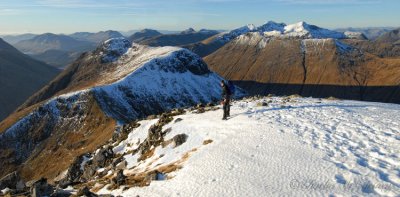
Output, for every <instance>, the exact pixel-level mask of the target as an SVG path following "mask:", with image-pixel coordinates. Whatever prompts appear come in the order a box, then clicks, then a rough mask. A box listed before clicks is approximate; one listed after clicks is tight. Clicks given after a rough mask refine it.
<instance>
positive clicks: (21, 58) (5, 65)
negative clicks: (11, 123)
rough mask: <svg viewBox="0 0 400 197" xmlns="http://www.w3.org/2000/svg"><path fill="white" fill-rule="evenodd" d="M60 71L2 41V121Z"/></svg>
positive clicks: (0, 97)
mask: <svg viewBox="0 0 400 197" xmlns="http://www.w3.org/2000/svg"><path fill="white" fill-rule="evenodd" d="M59 72H60V71H59V70H58V69H56V68H53V67H51V66H49V65H47V64H45V63H43V62H40V61H37V60H34V59H32V58H30V57H29V56H27V55H25V54H23V53H21V52H19V51H18V50H17V49H15V48H14V47H13V46H11V45H10V44H8V43H6V42H4V41H3V40H2V39H0V106H1V110H0V120H2V119H4V118H5V117H7V116H8V115H9V114H10V113H11V112H13V111H14V110H15V109H16V108H17V107H18V106H19V105H21V104H22V103H23V102H24V101H25V100H26V99H27V98H28V97H30V96H31V95H32V94H33V93H35V92H36V91H38V90H39V89H40V88H42V87H43V86H45V85H46V84H47V83H48V82H49V81H50V80H51V79H52V78H53V77H55V76H56V75H57V74H58V73H59Z"/></svg>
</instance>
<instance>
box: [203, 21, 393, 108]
mask: <svg viewBox="0 0 400 197" xmlns="http://www.w3.org/2000/svg"><path fill="white" fill-rule="evenodd" d="M265 30H266V31H265ZM388 34H390V36H389V35H383V36H382V39H383V38H385V37H388V38H391V39H383V40H390V41H389V42H393V41H396V31H395V30H394V32H389V33H388ZM348 35H349V34H346V33H342V32H334V31H330V30H325V29H322V28H319V27H316V26H313V25H308V24H307V23H304V22H300V23H296V24H293V25H284V24H279V23H274V22H269V23H267V24H266V25H263V26H260V27H254V26H247V27H244V28H240V29H237V30H234V31H232V32H229V33H226V34H223V35H221V36H219V37H216V38H215V40H214V42H220V43H222V42H227V41H228V43H227V44H225V45H223V47H221V48H219V49H218V50H217V51H216V52H214V53H212V54H210V55H208V56H206V57H205V58H204V59H205V61H206V62H207V64H208V65H209V66H210V68H211V69H212V70H214V71H216V72H217V73H219V74H220V75H221V76H223V77H225V78H227V79H230V80H234V81H237V84H238V85H239V84H240V85H239V86H241V87H242V88H244V89H246V90H249V91H250V92H251V93H252V94H262V95H263V94H268V93H271V94H278V95H282V94H283V95H285V94H286V95H287V94H300V95H303V96H315V97H329V96H335V97H339V98H346V99H357V100H369V101H381V102H395V103H399V102H400V100H399V94H400V89H399V87H398V84H400V81H399V79H400V78H399V77H400V76H399V73H400V70H399V69H400V67H399V65H400V59H399V58H381V57H380V56H377V55H376V54H374V53H371V52H369V51H368V50H365V49H363V48H360V47H359V46H357V45H355V44H354V43H369V44H370V43H372V42H371V41H368V40H364V39H362V40H360V39H358V38H357V37H353V36H352V37H349V36H348ZM377 40H380V39H377ZM229 41H230V42H229ZM393 45H394V46H395V43H394V44H393ZM386 52H393V53H396V51H395V50H392V49H390V50H387V51H386ZM395 56H396V57H399V56H398V55H397V54H396V55H395Z"/></svg>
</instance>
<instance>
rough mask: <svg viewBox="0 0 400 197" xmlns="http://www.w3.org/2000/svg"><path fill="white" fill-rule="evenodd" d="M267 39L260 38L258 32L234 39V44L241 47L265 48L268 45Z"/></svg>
mask: <svg viewBox="0 0 400 197" xmlns="http://www.w3.org/2000/svg"><path fill="white" fill-rule="evenodd" d="M268 40H269V39H268V38H266V37H264V36H262V35H261V34H260V33H259V32H251V33H248V34H245V35H241V36H239V37H238V38H237V39H236V43H238V44H242V45H254V46H257V47H258V48H265V46H266V45H267V43H268Z"/></svg>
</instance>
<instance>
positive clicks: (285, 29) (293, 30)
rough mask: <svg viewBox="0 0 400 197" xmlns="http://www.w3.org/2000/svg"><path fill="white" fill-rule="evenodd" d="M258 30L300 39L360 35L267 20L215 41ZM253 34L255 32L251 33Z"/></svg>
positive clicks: (272, 34)
mask: <svg viewBox="0 0 400 197" xmlns="http://www.w3.org/2000/svg"><path fill="white" fill-rule="evenodd" d="M254 32H258V33H260V34H262V35H263V36H265V37H267V38H300V39H326V38H333V39H345V38H351V39H353V38H359V37H360V36H361V35H359V34H357V33H342V32H337V31H332V30H328V29H324V28H320V27H318V26H315V25H310V24H307V23H306V22H303V21H301V22H298V23H294V24H289V25H286V24H285V23H276V22H274V21H269V22H267V23H266V24H264V25H261V26H259V27H256V26H255V25H248V26H244V27H240V28H238V29H234V30H232V31H230V32H225V33H223V34H221V35H220V36H219V39H217V41H222V42H225V43H227V42H229V41H231V40H233V39H235V38H237V37H240V36H243V35H246V34H251V33H254ZM252 35H253V36H255V35H256V34H252Z"/></svg>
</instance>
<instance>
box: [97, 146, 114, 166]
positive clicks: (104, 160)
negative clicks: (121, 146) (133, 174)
mask: <svg viewBox="0 0 400 197" xmlns="http://www.w3.org/2000/svg"><path fill="white" fill-rule="evenodd" d="M113 158H114V152H113V150H112V148H111V147H106V148H102V149H100V150H99V151H98V152H97V153H96V154H95V155H94V157H93V160H92V162H93V165H95V166H96V167H99V168H103V167H105V166H107V165H108V164H110V163H111V162H112V159H113Z"/></svg>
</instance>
